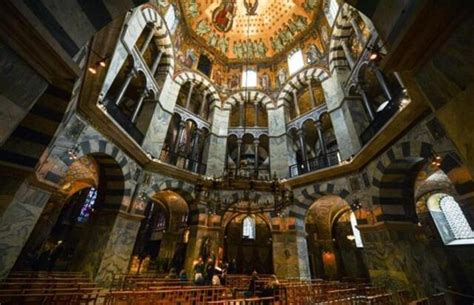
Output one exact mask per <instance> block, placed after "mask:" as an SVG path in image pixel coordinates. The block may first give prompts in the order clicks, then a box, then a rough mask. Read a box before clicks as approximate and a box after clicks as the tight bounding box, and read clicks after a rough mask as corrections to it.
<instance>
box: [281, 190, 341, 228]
mask: <svg viewBox="0 0 474 305" xmlns="http://www.w3.org/2000/svg"><path fill="white" fill-rule="evenodd" d="M326 195H335V196H339V197H341V198H342V199H344V200H346V199H347V198H348V196H349V191H348V190H346V189H345V188H340V187H338V186H337V185H336V184H335V183H332V182H327V183H321V184H314V185H309V186H306V187H304V188H302V189H299V190H298V194H295V204H294V205H293V206H292V207H291V209H290V216H291V217H295V218H296V219H297V223H299V225H300V226H302V227H301V228H300V229H302V230H304V229H305V228H304V219H305V217H306V212H307V211H308V209H309V208H310V207H311V205H312V204H313V203H314V202H315V201H316V200H318V199H319V198H321V197H323V196H326Z"/></svg>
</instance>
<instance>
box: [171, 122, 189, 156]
mask: <svg viewBox="0 0 474 305" xmlns="http://www.w3.org/2000/svg"><path fill="white" fill-rule="evenodd" d="M185 130H186V122H183V121H181V122H179V126H178V132H177V134H176V139H175V140H174V144H173V152H174V153H175V154H177V153H178V152H179V146H180V144H181V140H182V138H183V134H184V131H185Z"/></svg>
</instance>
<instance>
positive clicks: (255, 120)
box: [253, 103, 258, 127]
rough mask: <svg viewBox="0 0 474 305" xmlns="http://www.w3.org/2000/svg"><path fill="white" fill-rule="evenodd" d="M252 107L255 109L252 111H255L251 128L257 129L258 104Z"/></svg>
mask: <svg viewBox="0 0 474 305" xmlns="http://www.w3.org/2000/svg"><path fill="white" fill-rule="evenodd" d="M254 107H255V110H254V111H255V114H254V115H255V117H254V121H253V126H254V127H257V126H258V103H255V105H254Z"/></svg>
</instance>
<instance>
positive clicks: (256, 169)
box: [253, 139, 260, 177]
mask: <svg viewBox="0 0 474 305" xmlns="http://www.w3.org/2000/svg"><path fill="white" fill-rule="evenodd" d="M259 144H260V141H259V140H258V139H255V140H253V149H254V161H253V162H254V175H255V176H256V177H258V145H259Z"/></svg>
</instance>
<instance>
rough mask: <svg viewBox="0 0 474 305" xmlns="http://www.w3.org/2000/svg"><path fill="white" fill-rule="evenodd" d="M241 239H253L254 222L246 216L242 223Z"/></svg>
mask: <svg viewBox="0 0 474 305" xmlns="http://www.w3.org/2000/svg"><path fill="white" fill-rule="evenodd" d="M242 226H243V227H242V237H243V238H244V239H255V220H254V219H253V218H252V217H250V216H247V217H245V218H244V221H243V223H242Z"/></svg>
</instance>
